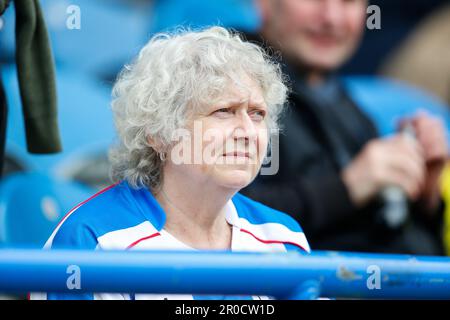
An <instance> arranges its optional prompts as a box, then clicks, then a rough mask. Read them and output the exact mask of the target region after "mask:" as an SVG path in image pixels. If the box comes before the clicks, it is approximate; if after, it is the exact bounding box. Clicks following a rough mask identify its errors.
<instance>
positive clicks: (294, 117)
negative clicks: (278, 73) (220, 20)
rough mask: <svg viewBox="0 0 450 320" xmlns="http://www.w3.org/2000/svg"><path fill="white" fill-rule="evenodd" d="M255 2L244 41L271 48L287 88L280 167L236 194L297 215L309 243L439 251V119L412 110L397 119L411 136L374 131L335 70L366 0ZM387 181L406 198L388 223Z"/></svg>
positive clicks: (348, 52) (353, 38) (346, 54)
mask: <svg viewBox="0 0 450 320" xmlns="http://www.w3.org/2000/svg"><path fill="white" fill-rule="evenodd" d="M257 3H258V5H259V9H260V13H261V16H262V26H261V29H260V34H259V35H248V39H250V40H252V41H255V42H257V43H260V44H262V45H264V46H268V47H270V48H271V50H272V51H273V50H274V49H275V51H276V52H281V55H282V57H281V58H282V60H283V68H284V72H285V73H286V74H287V75H288V76H289V78H290V80H291V83H292V90H291V91H292V92H291V94H290V97H289V100H290V108H289V110H288V112H287V113H286V115H287V116H286V117H285V118H284V119H283V121H282V126H283V128H284V130H283V132H282V133H281V135H280V142H279V158H280V163H279V168H280V170H279V172H278V174H276V175H271V176H269V175H267V176H260V177H258V179H256V180H255V182H254V183H253V184H251V185H250V186H249V187H248V188H246V189H244V190H243V193H244V194H246V195H247V196H249V197H251V198H253V199H255V200H258V201H261V202H263V203H265V204H266V205H269V206H271V207H274V208H277V209H278V210H281V211H285V212H289V213H290V214H292V215H293V217H295V218H296V219H297V220H300V221H302V226H303V229H304V230H305V233H306V234H307V235H308V239H309V242H310V244H311V246H312V248H313V249H327V250H329V249H331V250H347V251H363V252H385V253H409V254H428V255H440V254H443V248H442V232H441V231H442V230H441V229H442V211H443V210H442V201H441V198H440V194H439V187H438V179H439V176H440V174H441V172H442V169H443V167H444V164H445V160H446V158H447V151H448V150H447V142H446V137H445V130H444V126H443V124H442V122H441V121H440V119H437V118H434V117H432V116H430V115H428V114H426V113H423V112H419V113H417V115H416V116H415V117H413V118H411V119H407V121H406V119H405V121H404V122H403V124H402V126H403V127H405V124H406V123H408V125H407V127H409V128H411V129H410V131H414V134H415V136H416V138H415V139H411V138H410V137H407V136H405V135H404V134H400V133H399V134H395V135H393V136H390V137H388V138H380V137H379V135H378V132H377V131H376V129H375V126H374V124H373V123H372V122H371V120H370V119H369V118H368V117H367V116H366V115H365V114H364V113H363V112H362V111H361V110H360V108H358V106H357V105H356V103H355V102H354V101H353V100H352V98H351V97H350V95H349V93H348V92H347V91H346V89H345V87H344V86H343V85H342V83H341V82H340V80H339V78H338V77H337V74H336V73H337V70H338V69H339V68H340V67H341V66H342V65H343V64H344V63H345V62H346V61H347V60H348V59H350V57H351V56H352V54H353V53H354V51H355V50H356V48H357V47H358V44H359V43H360V41H361V37H362V35H363V29H364V26H365V21H366V8H367V5H368V2H367V1H366V0H350V1H349V0H258V1H257ZM392 187H394V188H395V190H400V191H401V192H402V193H403V195H404V196H403V198H405V197H407V199H408V203H407V204H406V205H405V208H404V210H405V211H406V215H405V216H404V217H403V218H402V219H397V222H396V223H395V224H394V223H391V220H393V219H391V218H390V217H389V214H390V213H391V212H392V210H391V209H392V206H391V205H392V204H393V202H388V201H386V197H383V196H382V195H383V192H384V190H387V188H392ZM399 188H400V189H399ZM400 200H401V199H400ZM395 212H396V214H397V213H400V212H401V210H396V211H395Z"/></svg>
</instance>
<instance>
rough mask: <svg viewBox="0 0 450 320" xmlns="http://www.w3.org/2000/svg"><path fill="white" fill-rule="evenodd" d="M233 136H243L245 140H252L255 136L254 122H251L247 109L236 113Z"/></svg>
mask: <svg viewBox="0 0 450 320" xmlns="http://www.w3.org/2000/svg"><path fill="white" fill-rule="evenodd" d="M234 137H235V138H236V139H239V138H241V139H242V138H243V139H246V140H254V139H256V137H257V131H256V127H255V124H254V123H253V121H252V119H251V118H250V115H249V114H248V113H247V111H245V112H237V113H236V125H235V128H234Z"/></svg>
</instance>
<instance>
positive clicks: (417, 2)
mask: <svg viewBox="0 0 450 320" xmlns="http://www.w3.org/2000/svg"><path fill="white" fill-rule="evenodd" d="M40 4H41V8H42V10H43V14H44V17H45V21H46V24H47V29H48V32H49V36H50V41H51V46H52V49H53V54H54V58H55V62H56V77H57V78H56V80H57V96H58V117H59V127H60V134H61V139H62V144H63V151H62V152H60V153H57V154H53V155H36V154H30V153H28V152H27V149H26V141H25V129H24V125H23V115H22V106H21V102H20V95H19V89H18V82H17V73H16V66H15V57H14V54H15V40H14V39H15V38H14V27H15V21H14V20H15V18H14V6H13V5H12V4H11V5H10V7H9V8H8V10H6V12H5V13H4V15H3V16H2V17H1V22H0V63H1V68H0V71H1V77H2V81H3V85H4V87H5V92H6V99H7V105H8V118H7V132H6V148H5V162H4V168H3V177H2V178H1V180H0V244H1V245H2V246H16V245H17V246H23V245H27V246H36V247H41V246H43V244H44V243H45V241H46V239H47V238H48V236H49V235H50V234H51V232H52V230H53V228H54V227H55V226H56V224H57V223H58V221H60V220H61V218H62V217H63V216H64V214H66V213H67V212H68V211H69V210H70V209H71V208H72V207H74V206H75V205H76V204H77V203H79V202H80V201H83V200H85V199H87V198H88V197H90V196H91V195H92V194H94V193H95V192H96V191H97V190H99V189H101V188H104V187H106V186H108V185H109V184H111V182H110V179H109V174H108V170H109V165H108V159H107V151H108V148H109V146H110V145H111V143H113V142H114V141H115V133H114V126H113V122H112V115H111V112H110V97H111V88H112V84H113V83H114V80H115V78H116V75H117V73H118V72H119V71H120V69H121V68H122V67H123V65H124V64H126V63H127V62H130V61H131V59H132V58H133V56H134V55H136V54H137V53H138V51H139V49H140V48H141V47H142V46H143V45H144V44H145V43H146V42H147V41H148V40H149V38H150V37H151V36H152V35H153V34H154V33H155V32H159V31H164V30H171V29H173V28H175V27H176V26H179V25H184V26H189V27H192V28H196V27H201V26H209V25H217V24H218V25H222V26H225V27H232V28H234V29H237V30H242V31H246V32H256V31H257V30H258V27H259V25H260V16H259V13H258V10H257V9H256V7H255V4H254V3H253V1H252V0H214V1H207V0H153V1H150V0H70V1H68V0H41V1H40ZM370 4H374V5H378V6H379V7H380V9H381V29H374V30H369V29H366V30H365V35H364V39H363V42H362V45H361V47H360V48H359V49H358V51H357V53H356V55H355V56H354V57H353V58H352V59H351V61H350V62H349V63H347V64H346V65H345V66H344V67H343V68H342V70H341V74H342V75H343V76H344V77H345V78H346V80H347V84H348V86H349V88H350V90H351V92H352V93H353V97H354V99H356V100H357V101H358V102H359V105H360V106H362V107H363V108H365V109H366V112H367V113H368V114H369V115H370V116H371V117H372V119H373V120H374V121H375V123H376V125H377V128H378V129H379V131H380V133H381V134H383V135H385V134H389V133H390V132H392V131H393V130H394V129H395V125H394V123H395V119H398V117H401V116H402V115H404V114H409V113H411V112H412V110H415V109H416V108H418V107H419V105H420V107H422V108H426V109H429V110H430V112H433V113H436V114H439V115H440V116H442V118H443V119H444V120H445V121H446V123H447V128H450V125H449V124H450V117H449V114H448V108H447V105H448V104H449V103H450V63H449V62H448V57H450V47H449V44H450V30H449V24H450V10H449V5H450V4H449V1H445V0H408V1H407V0H377V1H370ZM74 15H78V16H79V17H80V21H79V22H80V23H79V28H72V27H73V25H72V27H69V25H68V21H71V19H72V18H73V17H74ZM72 22H73V21H72ZM425 40H427V41H428V40H429V41H430V43H429V45H428V46H427V48H428V49H424V48H422V47H425V46H424V41H425ZM432 41H434V42H433V43H431V42H432ZM418 43H419V44H418ZM445 50H446V51H445ZM445 52H446V53H445ZM439 57H444V59H446V60H447V61H446V62H445V61H443V62H442V61H441V62H440V61H436V60H438V59H439ZM404 61H408V63H407V64H406V63H405V64H404V63H402V62H404ZM433 62H435V63H433ZM386 76H387V77H395V78H397V79H399V80H401V81H402V82H395V85H394V86H393V85H389V86H386V85H385V83H384V82H381V83H380V82H378V79H380V77H386ZM368 88H370V89H371V90H368ZM377 90H378V91H380V92H381V91H382V92H383V95H380V94H377V92H378V91H377ZM399 91H400V92H402V94H403V95H404V93H407V94H406V96H408V97H409V98H408V99H402V100H401V101H400V100H399V99H398V98H397V95H398V92H399Z"/></svg>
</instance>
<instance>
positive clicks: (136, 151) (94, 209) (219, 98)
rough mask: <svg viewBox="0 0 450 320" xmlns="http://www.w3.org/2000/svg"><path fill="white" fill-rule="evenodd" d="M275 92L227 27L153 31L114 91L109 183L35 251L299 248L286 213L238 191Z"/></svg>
mask: <svg viewBox="0 0 450 320" xmlns="http://www.w3.org/2000/svg"><path fill="white" fill-rule="evenodd" d="M286 91H287V89H286V87H285V84H284V83H283V79H282V75H281V72H280V68H279V66H278V65H277V64H276V63H274V62H272V61H271V60H269V58H268V56H267V55H265V54H264V52H263V51H262V50H261V48H260V47H258V46H256V45H254V44H251V43H247V42H244V41H242V40H241V38H240V37H239V36H238V35H236V34H232V33H230V32H228V31H227V30H226V29H223V28H220V27H213V28H210V29H206V30H203V31H198V32H181V33H177V34H174V35H169V34H161V35H156V36H155V37H153V38H152V39H151V40H150V42H149V43H148V44H147V45H145V46H144V48H143V49H142V50H141V51H140V53H139V55H138V57H137V59H136V60H135V61H134V63H133V64H131V65H130V66H126V67H125V68H124V70H123V72H122V73H121V74H120V76H119V78H118V80H117V81H116V83H115V85H114V88H113V95H114V100H113V102H112V109H113V114H114V119H115V124H116V128H117V132H118V135H119V138H120V143H119V144H118V145H117V146H114V147H113V148H112V150H111V161H112V167H113V170H112V175H113V178H114V180H115V181H116V184H114V185H113V186H111V187H109V188H107V189H105V190H103V191H101V192H99V193H98V194H96V195H95V196H93V197H92V198H90V199H89V200H87V201H85V202H83V203H82V204H81V205H79V206H77V207H75V209H73V210H72V211H71V212H69V214H68V215H67V216H66V217H65V218H64V219H63V220H62V222H61V223H60V224H59V226H58V227H57V228H56V230H55V231H54V232H53V234H52V235H51V237H50V238H49V240H48V242H47V243H46V245H45V247H46V248H50V249H58V248H65V249H68V248H72V249H87V250H110V249H116V250H143V249H156V250H157V249H164V250H231V251H253V252H286V251H296V252H301V253H306V252H309V247H308V242H307V240H306V238H305V236H304V234H303V232H302V229H301V228H300V226H299V225H298V223H297V222H296V221H295V220H294V219H293V218H291V217H290V216H289V215H287V214H284V213H281V212H279V211H276V210H273V209H270V208H268V207H266V206H264V205H262V204H260V203H257V202H255V201H252V200H250V199H249V198H247V197H245V196H242V195H240V194H239V193H237V192H238V191H239V190H240V189H242V188H243V187H245V186H247V185H248V184H249V183H250V182H251V181H252V180H253V179H254V178H255V176H256V174H257V173H258V171H259V169H260V166H261V163H262V161H263V159H264V157H265V156H266V151H267V145H268V142H269V135H268V130H269V129H275V128H277V119H278V118H279V115H280V112H281V111H282V107H283V104H284V102H285V99H286ZM198 157H200V158H199V159H197V158H198ZM192 158H195V159H196V160H192ZM32 298H33V299H163V298H177V299H178V298H182V299H192V298H196V297H195V296H194V297H193V296H192V295H151V294H107V293H93V294H55V293H47V294H46V293H34V294H32ZM219 298H220V297H219ZM235 298H240V297H239V296H237V297H235ZM255 298H256V297H255Z"/></svg>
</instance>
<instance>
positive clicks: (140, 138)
mask: <svg viewBox="0 0 450 320" xmlns="http://www.w3.org/2000/svg"><path fill="white" fill-rule="evenodd" d="M244 74H245V75H246V76H248V77H249V78H250V79H252V80H253V81H255V82H256V83H257V84H259V85H260V87H261V91H262V93H263V97H264V99H265V102H266V104H267V107H268V115H267V117H266V121H267V126H268V128H269V129H277V128H278V125H277V123H278V119H279V116H280V113H281V110H282V108H283V105H284V103H285V100H286V95H287V87H286V84H285V80H284V78H283V75H282V73H281V70H280V66H279V65H278V63H276V62H275V61H273V60H272V59H271V58H270V57H269V55H268V54H267V53H266V52H265V51H264V50H263V49H262V48H260V47H259V46H258V45H256V44H253V43H250V42H246V41H244V40H243V39H242V38H241V36H240V35H239V34H238V33H234V32H231V31H228V30H226V29H224V28H222V27H211V28H207V29H204V30H201V31H190V30H181V31H180V30H178V31H177V32H174V33H172V34H168V33H164V34H157V35H155V36H154V37H152V38H151V40H150V41H149V42H148V43H147V44H146V45H145V46H144V47H143V48H142V49H141V51H140V52H139V55H138V56H137V58H136V59H135V60H134V62H133V63H132V64H131V65H125V67H124V68H123V70H122V71H121V73H120V74H119V76H118V79H117V81H116V83H115V85H114V88H113V101H112V111H113V115H114V121H115V125H116V129H117V133H118V136H119V142H118V143H117V144H116V145H114V146H112V148H111V150H110V153H109V156H110V162H111V178H112V180H113V181H120V180H124V179H126V180H127V181H128V183H129V184H130V185H131V186H132V187H133V188H140V187H148V188H151V189H156V188H158V187H159V186H160V185H161V183H162V178H163V177H162V168H163V161H162V160H161V159H160V157H159V154H158V152H160V151H161V150H164V149H165V148H167V147H168V146H170V140H171V137H172V133H173V132H174V131H175V130H176V129H178V128H182V127H183V126H184V125H186V123H187V121H189V115H190V114H192V112H193V111H194V110H196V108H198V107H201V106H205V105H208V104H210V103H211V102H212V101H215V99H217V98H218V97H220V94H221V93H223V91H224V89H225V88H226V86H227V85H229V83H230V81H234V82H237V83H239V78H242V75H244ZM149 138H151V141H153V142H155V141H156V142H157V145H158V146H159V147H158V148H155V144H154V143H152V144H150V142H149V141H150V140H149ZM155 149H158V150H155Z"/></svg>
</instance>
